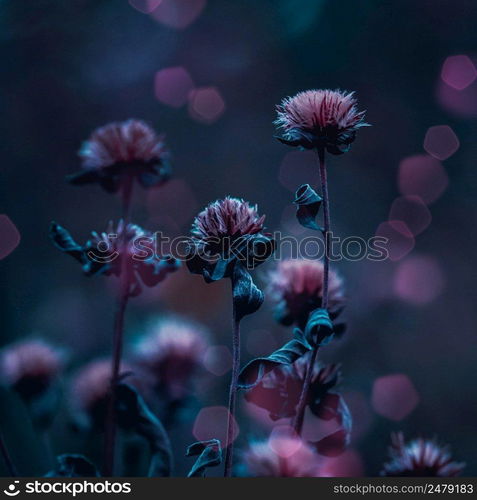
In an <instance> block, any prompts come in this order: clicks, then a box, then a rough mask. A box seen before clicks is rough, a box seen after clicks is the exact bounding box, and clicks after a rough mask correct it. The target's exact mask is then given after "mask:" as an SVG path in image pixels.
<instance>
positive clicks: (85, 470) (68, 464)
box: [45, 454, 100, 477]
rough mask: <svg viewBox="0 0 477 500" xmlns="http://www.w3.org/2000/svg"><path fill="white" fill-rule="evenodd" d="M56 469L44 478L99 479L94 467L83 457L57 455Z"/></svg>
mask: <svg viewBox="0 0 477 500" xmlns="http://www.w3.org/2000/svg"><path fill="white" fill-rule="evenodd" d="M56 462H57V465H56V468H55V470H52V471H50V472H48V473H47V474H45V477H100V474H99V472H98V469H97V468H96V466H95V465H94V464H93V463H92V462H90V461H89V460H88V459H87V458H86V457H85V456H83V455H68V454H66V455H59V456H57V457H56Z"/></svg>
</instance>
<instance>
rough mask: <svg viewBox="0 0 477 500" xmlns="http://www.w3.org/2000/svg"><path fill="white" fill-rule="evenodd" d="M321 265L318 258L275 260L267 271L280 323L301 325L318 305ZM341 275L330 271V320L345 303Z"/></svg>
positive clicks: (320, 299) (321, 295) (319, 301)
mask: <svg viewBox="0 0 477 500" xmlns="http://www.w3.org/2000/svg"><path fill="white" fill-rule="evenodd" d="M323 273H324V266H323V263H322V262H321V261H319V260H306V259H289V260H284V261H281V262H279V263H278V265H277V267H276V269H275V270H273V271H272V272H271V273H270V274H269V292H270V294H271V296H272V298H273V299H274V300H275V302H276V303H277V306H276V310H275V314H276V317H277V319H278V321H279V322H280V323H283V324H285V325H291V324H293V323H295V324H297V325H298V326H300V328H304V325H305V324H306V321H307V319H308V316H309V314H310V313H311V312H312V311H314V310H315V309H317V308H319V307H321V301H322V298H323ZM344 301H345V299H344V294H343V284H342V280H341V278H340V277H339V276H338V275H337V274H336V273H335V272H333V271H331V270H330V273H329V282H328V303H329V308H330V316H331V317H332V319H333V318H334V317H336V316H337V315H338V313H339V312H340V310H341V308H342V307H343V305H344Z"/></svg>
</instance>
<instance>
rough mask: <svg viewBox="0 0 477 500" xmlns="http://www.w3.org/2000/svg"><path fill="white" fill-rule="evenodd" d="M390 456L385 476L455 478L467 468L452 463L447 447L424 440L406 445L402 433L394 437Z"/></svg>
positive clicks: (385, 467) (417, 440)
mask: <svg viewBox="0 0 477 500" xmlns="http://www.w3.org/2000/svg"><path fill="white" fill-rule="evenodd" d="M389 456H390V458H391V460H390V461H389V462H387V463H385V464H384V466H383V471H382V475H384V476H393V477H454V476H458V475H459V474H460V473H461V472H462V470H463V468H464V467H465V464H464V463H460V462H453V461H452V457H451V455H450V453H449V451H448V449H447V448H446V447H441V446H439V445H438V444H437V443H436V442H435V441H433V440H429V439H422V438H419V439H414V440H412V441H409V442H408V443H405V442H404V436H403V434H402V433H401V432H399V433H397V434H393V435H392V445H391V447H390V448H389Z"/></svg>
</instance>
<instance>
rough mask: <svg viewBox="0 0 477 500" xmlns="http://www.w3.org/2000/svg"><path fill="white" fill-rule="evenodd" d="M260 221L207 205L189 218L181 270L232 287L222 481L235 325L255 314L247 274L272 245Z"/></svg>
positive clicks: (250, 210)
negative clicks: (189, 237)
mask: <svg viewBox="0 0 477 500" xmlns="http://www.w3.org/2000/svg"><path fill="white" fill-rule="evenodd" d="M264 220H265V217H264V216H262V217H260V216H259V215H258V212H257V207H256V206H251V205H250V204H249V203H248V202H245V201H243V200H240V199H237V198H231V197H227V198H225V199H223V200H217V201H215V202H214V203H211V204H210V205H208V206H207V207H206V208H205V209H204V210H203V211H202V212H201V213H199V215H198V216H197V217H196V218H195V220H194V224H193V226H192V241H191V244H190V247H189V255H188V258H187V266H188V267H189V270H190V271H191V272H192V273H195V274H202V276H203V277H204V279H205V281H206V282H208V283H210V282H213V281H217V280H219V279H222V278H230V280H231V284H232V298H233V313H232V351H233V352H232V376H231V380H230V386H229V400H228V417H227V433H226V443H225V446H226V450H225V461H224V462H225V463H224V476H225V477H230V476H231V475H232V467H233V449H234V430H235V429H234V425H235V409H236V400H237V389H238V379H239V373H240V321H241V320H242V318H243V317H244V316H246V315H248V314H252V313H254V312H255V311H257V310H258V308H259V307H260V306H261V304H262V302H263V293H262V292H261V291H260V290H259V289H258V288H257V287H256V286H255V284H254V283H253V281H252V278H251V276H250V274H249V272H248V270H250V269H253V268H255V267H256V266H257V265H259V264H261V263H262V262H264V261H265V260H266V259H267V258H268V257H269V256H270V255H271V253H272V252H273V249H274V242H273V240H272V239H271V238H270V237H269V235H267V234H265V233H263V229H264V226H263V224H264Z"/></svg>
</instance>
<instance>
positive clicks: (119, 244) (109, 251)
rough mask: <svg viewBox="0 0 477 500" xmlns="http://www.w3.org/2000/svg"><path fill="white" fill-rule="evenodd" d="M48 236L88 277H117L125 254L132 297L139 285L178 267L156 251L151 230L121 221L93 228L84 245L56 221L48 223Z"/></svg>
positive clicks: (152, 282) (153, 283)
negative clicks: (74, 260)
mask: <svg viewBox="0 0 477 500" xmlns="http://www.w3.org/2000/svg"><path fill="white" fill-rule="evenodd" d="M50 237H51V239H52V240H53V243H54V244H55V246H56V247H57V248H58V249H60V250H61V251H63V252H65V253H67V254H69V255H71V256H72V257H74V258H75V259H76V260H78V261H79V262H80V263H81V265H82V269H83V272H84V273H85V274H86V275H87V276H94V275H98V274H104V275H105V276H111V275H114V276H120V275H121V273H122V270H123V263H122V260H123V259H122V258H121V257H122V256H124V254H126V256H125V258H126V259H127V262H126V264H127V266H126V270H127V273H128V274H129V280H130V285H131V286H130V295H131V296H136V295H138V294H139V293H140V292H141V284H144V285H146V286H148V287H153V286H156V285H157V284H158V283H159V282H161V281H162V280H164V279H165V278H166V277H167V275H168V274H169V273H170V272H173V271H176V270H177V269H178V268H179V262H178V261H177V260H176V259H175V258H173V257H171V256H164V257H159V256H157V255H156V254H155V247H154V238H153V234H152V233H150V232H148V231H145V230H144V229H142V228H141V227H139V226H137V225H136V224H127V225H125V224H124V222H123V220H120V221H119V223H118V224H117V226H114V224H113V222H110V223H109V224H108V227H107V230H106V231H104V232H102V233H97V232H96V231H93V232H92V233H91V238H90V239H89V240H88V241H87V242H86V243H85V244H84V245H79V244H78V243H76V241H74V240H73V238H72V236H71V235H70V233H69V232H68V231H67V230H66V229H65V228H63V227H61V226H60V225H58V224H56V223H55V222H53V223H52V224H51V226H50Z"/></svg>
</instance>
